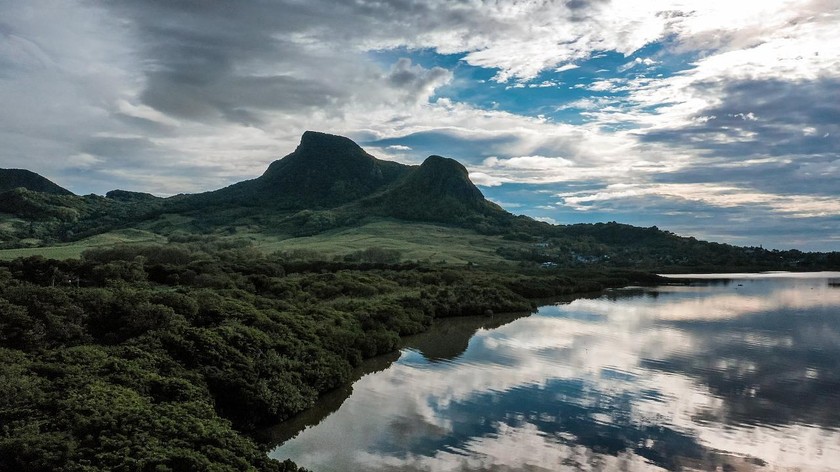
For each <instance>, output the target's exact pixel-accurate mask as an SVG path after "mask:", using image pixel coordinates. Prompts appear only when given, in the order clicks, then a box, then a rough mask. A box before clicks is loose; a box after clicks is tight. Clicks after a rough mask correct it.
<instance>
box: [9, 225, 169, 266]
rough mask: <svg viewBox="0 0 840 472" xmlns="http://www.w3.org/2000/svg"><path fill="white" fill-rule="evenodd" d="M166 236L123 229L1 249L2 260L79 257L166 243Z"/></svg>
mask: <svg viewBox="0 0 840 472" xmlns="http://www.w3.org/2000/svg"><path fill="white" fill-rule="evenodd" d="M165 242H166V238H165V237H163V236H160V235H158V234H155V233H151V232H149V231H142V230H137V229H123V230H118V231H111V232H108V233H103V234H97V235H96V236H91V237H90V238H85V239H82V240H79V241H76V242H73V243H67V244H59V245H55V246H44V247H27V248H18V249H4V250H0V260H9V259H15V258H18V257H28V256H44V257H46V258H48V259H70V258H77V257H79V256H80V255H81V254H82V252H84V251H85V250H86V249H90V248H93V247H103V246H114V245H117V244H131V243H146V244H148V243H165Z"/></svg>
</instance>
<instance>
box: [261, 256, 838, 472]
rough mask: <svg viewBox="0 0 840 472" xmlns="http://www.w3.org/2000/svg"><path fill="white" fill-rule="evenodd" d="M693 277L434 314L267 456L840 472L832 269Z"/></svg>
mask: <svg viewBox="0 0 840 472" xmlns="http://www.w3.org/2000/svg"><path fill="white" fill-rule="evenodd" d="M730 276H731V275H730ZM694 277H696V280H694V281H693V282H692V283H690V284H688V285H665V286H659V287H646V288H627V289H621V290H612V291H608V292H605V293H603V294H599V295H595V296H592V297H583V298H577V299H574V300H569V301H562V302H558V303H554V304H549V305H546V306H543V307H541V308H540V309H539V310H538V311H537V312H536V313H534V314H531V315H505V316H494V317H482V318H462V319H453V320H442V321H441V322H438V323H437V324H436V325H435V327H434V328H433V329H432V330H431V331H430V332H428V333H424V334H423V335H420V336H416V337H413V338H409V339H407V340H406V341H405V347H404V348H403V349H402V350H401V351H400V352H399V353H395V354H394V355H393V356H385V357H381V358H377V359H374V360H372V361H371V362H369V363H367V364H366V365H365V366H364V368H363V369H362V370H360V371H359V372H358V377H359V378H358V380H356V381H355V382H354V383H353V384H352V386H347V387H346V388H344V389H340V390H338V391H336V392H333V393H331V394H330V395H329V396H327V397H326V398H325V399H324V401H323V402H322V403H321V404H319V406H318V407H317V408H315V409H313V410H310V411H308V412H305V413H304V414H302V415H300V416H299V417H297V418H294V419H292V420H290V421H288V422H286V423H284V424H282V425H279V426H278V427H277V428H274V429H273V430H272V432H271V434H272V435H273V437H274V440H275V442H276V443H282V444H280V445H279V446H278V447H276V448H275V449H274V450H273V451H272V452H271V456H272V457H275V458H279V459H285V458H287V457H290V458H292V460H294V461H295V462H297V463H298V464H299V465H301V466H304V467H307V468H310V469H312V470H314V471H316V472H328V471H348V470H351V471H352V470H365V471H557V470H630V471H634V470H663V469H664V470H691V469H699V470H715V469H717V470H732V471H749V470H762V471H766V470H816V471H819V470H840V287H838V286H837V285H840V284H838V283H837V282H838V280H840V273H818V274H778V273H776V274H758V275H754V274H738V275H737V276H736V277H737V278H736V279H731V280H720V278H721V277H724V276H720V275H718V276H694ZM727 277H729V276H727Z"/></svg>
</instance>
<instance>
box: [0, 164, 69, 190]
mask: <svg viewBox="0 0 840 472" xmlns="http://www.w3.org/2000/svg"><path fill="white" fill-rule="evenodd" d="M19 187H23V188H25V189H27V190H31V191H33V192H43V193H51V194H55V195H73V192H71V191H69V190H67V189H65V188H63V187H60V186H58V185H56V184H55V183H54V182H52V181H51V180H49V179H47V178H46V177H43V176H41V175H39V174H36V173H35V172H32V171H29V170H26V169H0V193H2V192H6V191H9V190H13V189H16V188H19Z"/></svg>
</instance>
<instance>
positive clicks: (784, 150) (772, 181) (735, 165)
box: [640, 78, 840, 196]
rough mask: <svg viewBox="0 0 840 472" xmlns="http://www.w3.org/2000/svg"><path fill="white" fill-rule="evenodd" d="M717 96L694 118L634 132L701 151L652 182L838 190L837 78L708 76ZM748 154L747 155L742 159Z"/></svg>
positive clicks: (709, 88) (709, 87)
mask: <svg viewBox="0 0 840 472" xmlns="http://www.w3.org/2000/svg"><path fill="white" fill-rule="evenodd" d="M699 88H700V89H703V91H704V92H705V93H709V92H714V93H716V94H718V95H719V96H720V104H719V105H716V106H712V107H708V108H706V109H703V110H701V111H700V112H698V113H697V114H695V116H694V122H693V124H692V125H689V126H685V127H681V128H672V129H667V130H661V131H654V132H648V133H644V134H641V135H640V139H641V140H642V141H643V142H648V143H650V142H657V143H665V144H667V145H668V146H669V147H673V148H690V149H692V150H698V151H700V153H699V157H700V158H699V159H695V160H694V161H693V162H692V163H691V165H689V166H687V167H686V168H684V169H681V170H680V171H678V172H675V173H666V174H659V175H657V176H655V177H654V181H656V182H671V183H702V182H708V183H712V182H717V183H721V182H724V183H733V184H739V185H742V186H745V187H749V188H754V189H757V190H760V191H765V192H773V193H777V194H780V195H791V194H805V195H825V196H830V195H836V193H837V188H838V187H837V182H838V181H840V151H838V149H840V101H837V100H832V99H830V98H829V97H832V96H833V94H835V93H836V90H838V89H840V80H838V79H836V78H832V79H828V78H825V79H819V80H812V81H803V80H798V81H783V80H749V81H737V82H732V83H723V84H722V83H718V82H706V83H703V84H701V85H700V86H699ZM748 160H750V162H745V161H748Z"/></svg>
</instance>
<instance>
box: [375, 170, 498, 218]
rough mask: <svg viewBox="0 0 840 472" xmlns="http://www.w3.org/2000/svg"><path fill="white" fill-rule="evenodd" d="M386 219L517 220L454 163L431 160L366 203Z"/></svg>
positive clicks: (465, 171)
mask: <svg viewBox="0 0 840 472" xmlns="http://www.w3.org/2000/svg"><path fill="white" fill-rule="evenodd" d="M365 203H366V205H365V206H368V207H372V208H378V209H379V212H380V213H381V214H383V215H385V216H393V217H396V218H401V219H406V220H417V221H437V222H448V223H457V222H468V221H470V220H475V221H478V220H481V219H483V218H485V217H488V216H489V217H496V218H504V217H513V215H511V214H510V213H508V212H506V211H505V210H503V209H502V208H501V207H499V206H498V205H496V204H494V203H491V202H489V201H487V200H486V199H485V198H484V195H482V193H481V191H480V190H479V189H478V187H476V186H475V184H473V183H472V181H470V178H469V173H468V172H467V169H466V167H464V166H463V165H461V164H460V163H459V162H458V161H456V160H454V159H449V158H446V157H441V156H429V157H428V158H427V159H426V160H425V161H423V164H421V165H420V166H419V167H414V168H411V169H410V171H409V172H407V173H406V175H405V177H404V178H402V179H401V180H400V181H399V182H397V183H396V184H395V185H394V186H392V187H391V188H389V189H387V190H386V191H384V192H383V193H381V194H379V195H377V196H375V197H373V198H371V199H369V201H368V202H365Z"/></svg>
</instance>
